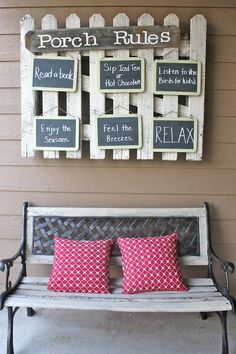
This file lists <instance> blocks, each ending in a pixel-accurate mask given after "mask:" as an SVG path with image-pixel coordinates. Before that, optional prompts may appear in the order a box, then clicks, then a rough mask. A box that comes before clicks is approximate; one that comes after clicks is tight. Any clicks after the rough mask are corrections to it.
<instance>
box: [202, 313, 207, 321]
mask: <svg viewBox="0 0 236 354" xmlns="http://www.w3.org/2000/svg"><path fill="white" fill-rule="evenodd" d="M200 316H201V319H202V320H203V321H205V320H207V319H208V313H207V312H200Z"/></svg>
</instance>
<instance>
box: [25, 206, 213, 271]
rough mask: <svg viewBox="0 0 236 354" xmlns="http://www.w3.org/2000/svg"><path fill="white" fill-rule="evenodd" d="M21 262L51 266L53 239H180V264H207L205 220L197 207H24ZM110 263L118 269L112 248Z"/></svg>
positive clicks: (117, 249)
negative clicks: (171, 236) (173, 235)
mask: <svg viewBox="0 0 236 354" xmlns="http://www.w3.org/2000/svg"><path fill="white" fill-rule="evenodd" d="M24 210H25V212H24V238H25V244H26V262H27V263H42V264H51V263H52V261H53V252H54V242H53V237H54V235H56V236H59V237H63V238H68V239H78V240H97V239H105V238H114V239H116V238H117V237H147V236H160V235H166V234H169V233H173V232H176V233H177V234H178V235H179V239H180V242H179V250H178V252H179V260H180V262H181V264H183V265H207V264H208V256H207V250H208V217H207V210H206V205H204V206H203V207H201V208H52V207H45V208H44V207H43V208H41V207H40V208H38V207H31V206H28V205H27V204H26V205H25V208H24ZM112 263H113V264H121V260H120V252H119V248H118V245H117V243H115V247H114V251H113V254H112Z"/></svg>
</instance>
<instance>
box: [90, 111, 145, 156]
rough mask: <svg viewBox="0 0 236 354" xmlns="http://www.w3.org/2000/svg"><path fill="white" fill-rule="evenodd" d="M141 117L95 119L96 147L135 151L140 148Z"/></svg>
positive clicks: (106, 116)
mask: <svg viewBox="0 0 236 354" xmlns="http://www.w3.org/2000/svg"><path fill="white" fill-rule="evenodd" d="M141 128H142V127H141V116H139V115H131V114H127V115H119V116H118V115H104V116H99V117H97V120H96V135H97V147H98V148H101V149H116V148H119V149H137V148H140V147H141V146H142V131H141Z"/></svg>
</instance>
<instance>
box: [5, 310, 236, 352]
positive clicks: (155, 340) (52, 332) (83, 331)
mask: <svg viewBox="0 0 236 354" xmlns="http://www.w3.org/2000/svg"><path fill="white" fill-rule="evenodd" d="M228 334H229V348H230V354H236V316H234V315H233V314H229V316H228ZM6 335H7V312H6V310H5V309H4V310H3V311H0V354H5V353H6ZM14 344H15V354H56V353H60V354H75V353H76V354H146V353H148V354H159V353H160V354H172V353H174V354H213V353H214V354H218V353H219V354H221V327H220V320H219V318H218V316H217V315H216V314H212V315H211V316H210V317H209V318H208V320H206V321H202V320H201V318H200V315H199V314H196V313H193V314H192V313H190V314H142V313H135V314H134V313H133V314H129V313H112V312H105V311H104V312H99V311H96V312H91V311H64V310H60V311H59V310H45V309H43V310H42V309H38V310H37V313H36V315H35V316H34V317H27V316H26V310H24V309H20V310H19V311H18V312H17V314H16V317H15V333H14Z"/></svg>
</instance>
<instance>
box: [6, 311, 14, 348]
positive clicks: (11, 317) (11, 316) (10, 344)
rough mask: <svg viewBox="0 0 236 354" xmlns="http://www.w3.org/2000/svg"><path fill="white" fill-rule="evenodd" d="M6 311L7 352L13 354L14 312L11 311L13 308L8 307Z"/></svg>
mask: <svg viewBox="0 0 236 354" xmlns="http://www.w3.org/2000/svg"><path fill="white" fill-rule="evenodd" d="M7 312H8V335H7V354H14V349H13V321H14V312H13V308H12V307H8V308H7Z"/></svg>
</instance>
